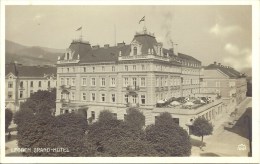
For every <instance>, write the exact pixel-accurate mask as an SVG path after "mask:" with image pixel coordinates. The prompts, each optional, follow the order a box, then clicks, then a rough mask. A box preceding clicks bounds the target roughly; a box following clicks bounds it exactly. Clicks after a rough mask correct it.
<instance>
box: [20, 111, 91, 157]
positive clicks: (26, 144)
mask: <svg viewBox="0 0 260 164" xmlns="http://www.w3.org/2000/svg"><path fill="white" fill-rule="evenodd" d="M86 129H87V120H86V118H84V117H83V116H81V115H79V114H76V113H69V114H64V115H60V116H57V117H54V116H52V115H51V114H50V113H49V112H40V113H36V114H34V115H33V117H31V118H30V120H28V121H26V122H20V123H19V124H18V126H17V131H18V133H17V139H18V146H19V147H21V148H30V149H31V150H34V149H36V148H45V149H48V148H49V149H57V148H64V149H65V151H50V152H26V153H24V155H26V156H84V155H85V154H87V153H88V151H89V150H88V148H87V147H85V144H84V142H85V138H84V136H85V131H86ZM67 151H69V152H67Z"/></svg>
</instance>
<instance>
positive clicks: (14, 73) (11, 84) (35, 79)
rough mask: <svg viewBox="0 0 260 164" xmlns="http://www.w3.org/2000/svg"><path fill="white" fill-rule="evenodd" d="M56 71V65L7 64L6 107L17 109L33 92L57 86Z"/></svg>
mask: <svg viewBox="0 0 260 164" xmlns="http://www.w3.org/2000/svg"><path fill="white" fill-rule="evenodd" d="M56 73H57V69H56V67H49V66H23V65H21V64H15V63H10V64H6V67H5V84H6V87H5V106H6V108H10V109H12V110H13V111H17V110H18V109H19V106H20V104H21V103H23V102H24V101H26V99H27V98H29V97H30V95H31V94H32V93H34V92H37V91H38V90H50V89H52V88H56Z"/></svg>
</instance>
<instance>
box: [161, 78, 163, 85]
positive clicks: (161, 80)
mask: <svg viewBox="0 0 260 164" xmlns="http://www.w3.org/2000/svg"><path fill="white" fill-rule="evenodd" d="M161 86H163V77H161Z"/></svg>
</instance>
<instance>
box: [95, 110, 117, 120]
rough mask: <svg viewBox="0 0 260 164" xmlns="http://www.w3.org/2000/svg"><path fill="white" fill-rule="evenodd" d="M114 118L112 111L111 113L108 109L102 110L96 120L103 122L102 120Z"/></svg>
mask: <svg viewBox="0 0 260 164" xmlns="http://www.w3.org/2000/svg"><path fill="white" fill-rule="evenodd" d="M115 119H116V118H115V117H114V115H113V113H111V112H110V111H109V110H102V111H101V112H100V113H99V116H98V120H99V121H100V122H103V121H110V120H115Z"/></svg>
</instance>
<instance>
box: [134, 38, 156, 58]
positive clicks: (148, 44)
mask: <svg viewBox="0 0 260 164" xmlns="http://www.w3.org/2000/svg"><path fill="white" fill-rule="evenodd" d="M134 41H137V42H138V43H140V44H141V45H142V49H141V52H142V54H147V52H148V49H153V52H154V54H155V55H157V53H156V51H155V49H154V46H157V45H158V42H157V40H156V39H155V37H154V36H152V35H149V34H146V33H142V34H136V35H135V36H134V39H133V41H132V42H134Z"/></svg>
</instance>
